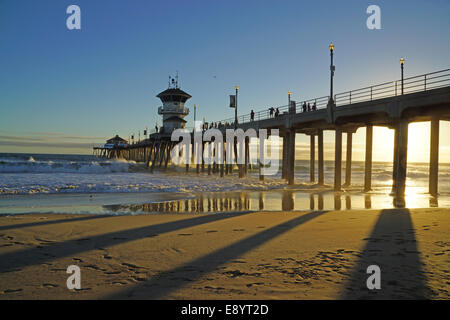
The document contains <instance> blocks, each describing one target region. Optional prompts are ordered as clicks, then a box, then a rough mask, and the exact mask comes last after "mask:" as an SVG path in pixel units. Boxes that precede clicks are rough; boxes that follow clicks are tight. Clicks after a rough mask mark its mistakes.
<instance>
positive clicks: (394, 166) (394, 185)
mask: <svg viewBox="0 0 450 320" xmlns="http://www.w3.org/2000/svg"><path fill="white" fill-rule="evenodd" d="M397 164H398V130H397V126H395V127H394V159H393V161H392V191H391V195H394V194H395V190H396V189H397V171H398V170H397V168H398V167H397Z"/></svg>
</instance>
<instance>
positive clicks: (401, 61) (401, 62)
mask: <svg viewBox="0 0 450 320" xmlns="http://www.w3.org/2000/svg"><path fill="white" fill-rule="evenodd" d="M404 64H405V59H404V58H400V67H401V70H402V95H403V65H404Z"/></svg>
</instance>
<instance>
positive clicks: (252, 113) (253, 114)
mask: <svg viewBox="0 0 450 320" xmlns="http://www.w3.org/2000/svg"><path fill="white" fill-rule="evenodd" d="M253 120H255V113H254V112H253V110H252V111H251V112H250V121H253Z"/></svg>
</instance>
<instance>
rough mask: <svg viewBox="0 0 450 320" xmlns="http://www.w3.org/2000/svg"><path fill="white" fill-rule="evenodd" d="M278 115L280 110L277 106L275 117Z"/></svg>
mask: <svg viewBox="0 0 450 320" xmlns="http://www.w3.org/2000/svg"><path fill="white" fill-rule="evenodd" d="M279 115H280V110H279V109H278V108H277V110H276V111H275V117H278V116H279Z"/></svg>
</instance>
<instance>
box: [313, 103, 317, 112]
mask: <svg viewBox="0 0 450 320" xmlns="http://www.w3.org/2000/svg"><path fill="white" fill-rule="evenodd" d="M312 109H313V111H316V110H317V106H316V103H315V102H314V104H313V106H312Z"/></svg>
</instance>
